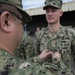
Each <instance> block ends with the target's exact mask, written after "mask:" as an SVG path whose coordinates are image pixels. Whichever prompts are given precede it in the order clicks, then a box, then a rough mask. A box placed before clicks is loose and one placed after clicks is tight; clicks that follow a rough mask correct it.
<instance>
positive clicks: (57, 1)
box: [43, 0, 62, 10]
mask: <svg viewBox="0 0 75 75" xmlns="http://www.w3.org/2000/svg"><path fill="white" fill-rule="evenodd" d="M49 6H52V7H55V8H59V9H61V7H62V0H45V6H44V7H43V9H44V10H45V9H46V8H47V7H49Z"/></svg>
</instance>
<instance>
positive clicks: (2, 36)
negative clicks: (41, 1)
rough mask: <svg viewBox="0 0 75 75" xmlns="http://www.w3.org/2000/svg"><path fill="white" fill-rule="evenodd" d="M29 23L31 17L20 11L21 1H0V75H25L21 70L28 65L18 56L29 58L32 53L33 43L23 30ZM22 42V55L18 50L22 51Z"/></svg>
mask: <svg viewBox="0 0 75 75" xmlns="http://www.w3.org/2000/svg"><path fill="white" fill-rule="evenodd" d="M29 21H31V17H30V16H29V15H28V14H27V13H26V12H25V11H23V10H22V1H21V0H0V75H26V72H25V71H24V69H22V68H25V67H26V66H27V65H30V64H29V63H27V62H24V59H25V58H21V57H20V56H21V55H22V56H24V57H25V55H26V54H27V55H28V56H27V55H26V58H29V57H31V56H33V55H31V54H33V53H34V51H32V50H34V48H33V43H32V41H31V39H30V38H29V37H28V36H27V35H26V34H25V33H24V30H23V26H24V25H25V23H26V22H29ZM23 42H25V43H24V46H25V50H27V51H26V52H25V51H23V53H26V54H24V55H23V54H22V53H21V49H19V48H20V47H21V48H22V49H23V47H22V44H23ZM19 46H20V47H19ZM16 48H17V49H16ZM29 53H30V55H29ZM22 71H23V72H22ZM24 72H25V74H24ZM27 75H29V74H27Z"/></svg>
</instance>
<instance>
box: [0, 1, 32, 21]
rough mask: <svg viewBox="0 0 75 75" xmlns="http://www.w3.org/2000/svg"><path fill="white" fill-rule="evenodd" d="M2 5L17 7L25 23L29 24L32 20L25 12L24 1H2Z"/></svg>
mask: <svg viewBox="0 0 75 75" xmlns="http://www.w3.org/2000/svg"><path fill="white" fill-rule="evenodd" d="M0 3H7V4H10V5H13V6H15V7H16V8H17V9H18V10H20V12H21V14H22V16H23V18H24V21H25V22H29V21H31V20H32V18H31V17H30V16H29V14H28V13H26V12H25V11H24V10H23V6H22V0H0Z"/></svg>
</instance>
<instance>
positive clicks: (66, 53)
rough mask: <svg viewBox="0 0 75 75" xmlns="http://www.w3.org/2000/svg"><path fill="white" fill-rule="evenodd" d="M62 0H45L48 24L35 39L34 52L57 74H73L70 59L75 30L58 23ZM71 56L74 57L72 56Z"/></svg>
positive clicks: (74, 49) (74, 53) (73, 49)
mask: <svg viewBox="0 0 75 75" xmlns="http://www.w3.org/2000/svg"><path fill="white" fill-rule="evenodd" d="M61 7H62V0H46V1H45V6H44V7H43V9H44V10H45V11H46V20H47V22H48V26H47V27H46V28H42V29H41V31H40V33H39V34H38V36H39V37H38V36H37V39H36V54H37V55H39V54H40V55H39V56H38V59H39V60H42V62H43V64H44V65H45V67H46V66H47V68H48V69H52V71H53V72H55V73H56V74H57V75H74V74H73V70H72V66H71V65H72V60H75V57H74V55H75V31H74V30H73V29H71V28H67V27H63V26H61V24H60V17H61V16H62V14H63V11H62V10H61ZM72 56H73V57H74V58H72Z"/></svg>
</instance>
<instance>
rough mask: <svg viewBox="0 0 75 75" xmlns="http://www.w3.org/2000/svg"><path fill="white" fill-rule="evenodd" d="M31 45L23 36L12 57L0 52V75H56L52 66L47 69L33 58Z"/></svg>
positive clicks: (27, 38) (2, 51)
mask: <svg viewBox="0 0 75 75" xmlns="http://www.w3.org/2000/svg"><path fill="white" fill-rule="evenodd" d="M33 45H34V44H33V42H32V41H31V39H30V38H29V37H28V36H27V35H26V34H25V35H24V36H23V39H22V41H21V43H20V44H19V47H18V48H17V49H16V50H15V51H14V55H11V54H10V53H8V52H6V51H4V50H0V75H57V74H56V73H55V71H53V70H52V68H53V66H51V68H49V66H48V64H46V63H42V62H41V61H40V60H39V59H38V57H37V56H35V57H34V55H35V54H34V53H35V50H34V46H33ZM56 68H57V67H56Z"/></svg>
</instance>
